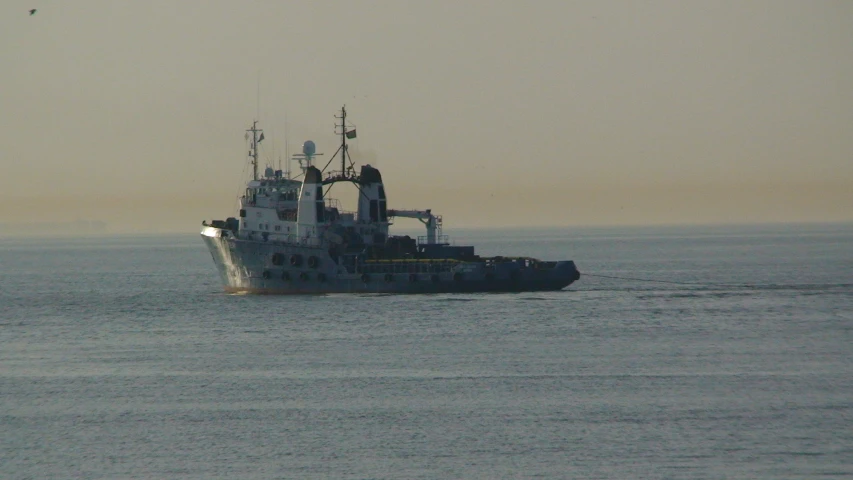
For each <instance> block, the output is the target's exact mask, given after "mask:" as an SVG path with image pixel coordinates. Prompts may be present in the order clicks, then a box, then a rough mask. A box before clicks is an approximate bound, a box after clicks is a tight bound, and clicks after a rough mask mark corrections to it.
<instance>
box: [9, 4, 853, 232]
mask: <svg viewBox="0 0 853 480" xmlns="http://www.w3.org/2000/svg"><path fill="white" fill-rule="evenodd" d="M30 8H38V12H37V13H36V14H35V15H33V16H29V14H28V10H29V9H30ZM851 48H853V2H851V1H847V0H842V1H784V0H772V1H705V2H700V1H589V2H586V1H585V2H575V1H566V0H528V1H520V0H519V1H509V0H453V1H450V0H430V1H427V0H422V1H402V0H399V1H362V0H351V1H321V0H313V1H307V0H306V1H301V0H289V1H283V0H282V1H254V2H250V1H233V0H207V1H188V0H184V1H180V2H176V1H150V0H149V1H121V0H103V1H94V0H74V1H68V2H61V1H55V0H53V1H51V0H27V1H19V0H2V1H0V72H2V75H0V79H2V88H0V223H9V222H19V221H67V220H74V219H93V220H103V221H106V222H108V224H109V226H110V229H111V231H128V230H134V229H137V230H144V231H149V232H156V231H195V230H196V229H197V228H198V226H199V225H200V222H201V220H203V219H211V218H224V217H226V216H231V215H234V210H235V205H236V203H235V200H236V197H237V195H238V194H239V193H240V191H241V189H242V186H243V184H244V181H245V179H246V172H247V170H246V166H247V162H246V157H245V154H246V144H245V141H244V138H243V135H244V130H245V129H246V128H248V127H249V126H250V125H251V122H252V120H253V119H254V118H255V117H256V116H258V112H259V114H260V121H261V126H262V127H263V128H265V129H266V137H267V141H265V145H264V152H263V157H264V159H265V160H266V161H273V162H276V163H277V159H278V156H279V154H281V153H283V152H284V150H285V143H286V139H285V130H286V129H285V126H287V131H288V134H287V142H288V143H289V144H290V151H291V153H292V152H295V151H297V150H298V149H299V148H300V145H301V143H302V142H303V141H304V140H307V139H312V140H314V141H315V142H316V143H317V145H318V150H319V151H323V152H325V153H326V155H327V156H328V155H331V154H332V153H334V151H335V148H336V141H337V140H336V138H335V137H334V136H333V135H332V131H333V124H334V118H333V115H334V114H335V113H336V110H337V109H339V108H340V106H341V105H342V104H344V103H345V104H346V105H347V109H348V111H349V113H350V116H351V117H350V119H351V120H352V122H353V123H354V124H355V125H356V126H357V128H358V139H357V140H356V141H354V142H353V145H352V147H351V148H352V152H353V156H354V157H355V160H356V162H357V163H372V164H374V165H376V166H378V167H379V168H380V169H381V170H382V173H383V177H384V179H385V182H386V189H387V191H388V195H389V202H390V206H391V207H392V208H395V207H396V208H432V209H433V210H434V211H436V212H438V213H441V214H442V215H443V216H444V219H445V230H446V231H447V232H448V233H452V228H453V227H454V226H456V227H470V226H495V227H497V226H502V225H507V226H515V225H555V226H558V225H591V224H595V225H601V224H657V223H706V222H714V223H739V222H777V221H850V220H853V54H851ZM259 83H260V104H258V84H259ZM327 158H328V157H327ZM342 187H343V186H342V185H341V186H337V187H335V190H334V191H333V193H334V194H333V195H332V196H333V197H343V199H344V200H346V199H347V196H345V195H340V194H341V193H342V191H343V188H342ZM339 189H340V190H339ZM346 206H350V207H352V208H353V209H354V205H345V207H346ZM401 226H402V223H401ZM409 226H411V225H409Z"/></svg>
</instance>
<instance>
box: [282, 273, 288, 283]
mask: <svg viewBox="0 0 853 480" xmlns="http://www.w3.org/2000/svg"><path fill="white" fill-rule="evenodd" d="M281 279H282V280H284V281H285V282H289V281H290V272H281Z"/></svg>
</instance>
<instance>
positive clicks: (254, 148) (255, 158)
mask: <svg viewBox="0 0 853 480" xmlns="http://www.w3.org/2000/svg"><path fill="white" fill-rule="evenodd" d="M249 132H252V150H251V151H250V152H249V155H250V156H251V157H252V180H257V179H258V145H259V144H260V143H261V141H263V139H264V131H263V130H261V129H259V128H258V121H257V120H255V121H254V122H252V128H250V129H248V130H246V133H247V134H248V133H249ZM259 133H260V136H258V134H259Z"/></svg>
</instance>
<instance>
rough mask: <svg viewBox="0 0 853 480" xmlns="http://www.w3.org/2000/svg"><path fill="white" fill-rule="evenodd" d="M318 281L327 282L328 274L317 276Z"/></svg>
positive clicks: (321, 273)
mask: <svg viewBox="0 0 853 480" xmlns="http://www.w3.org/2000/svg"><path fill="white" fill-rule="evenodd" d="M317 281H318V282H325V281H326V274H325V273H323V272H320V273H318V274H317Z"/></svg>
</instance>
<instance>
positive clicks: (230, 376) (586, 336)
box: [0, 225, 853, 479]
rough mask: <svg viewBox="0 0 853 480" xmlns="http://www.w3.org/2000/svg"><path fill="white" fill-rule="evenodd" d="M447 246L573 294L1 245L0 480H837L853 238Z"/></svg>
mask: <svg viewBox="0 0 853 480" xmlns="http://www.w3.org/2000/svg"><path fill="white" fill-rule="evenodd" d="M418 233H419V232H418ZM448 233H451V234H454V233H455V236H454V238H455V239H456V241H457V243H459V244H464V243H467V242H471V243H473V244H475V245H477V246H478V252H479V253H481V254H484V255H487V254H503V255H532V256H536V257H539V258H543V259H574V260H575V261H576V262H577V264H578V267H579V269H580V270H581V272H583V273H586V274H589V275H586V276H584V277H582V278H581V280H580V281H579V282H577V283H576V284H574V285H572V286H570V287H569V288H567V289H566V290H565V291H560V292H552V293H521V294H481V295H469V294H465V295H460V294H457V295H422V296H417V295H326V296H251V295H228V294H225V293H223V291H222V287H221V285H220V284H219V278H218V276H217V274H216V271H215V270H214V267H213V263H212V261H211V259H210V255H209V254H208V252H207V251H206V249H205V247H204V245H203V243H202V240H201V239H200V238H199V237H198V236H197V235H185V236H172V237H155V236H147V237H113V238H109V237H104V238H79V239H62V240H57V239H53V240H50V239H0V407H2V408H0V478H3V479H68V478H93V479H94V478H109V479H148V478H155V479H226V478H227V479H237V478H239V479H267V478H346V479H350V478H365V479H370V478H405V479H420V478H424V479H426V478H428V479H445V478H477V479H492V478H495V479H498V478H617V479H628V478H742V479H780V478H818V477H820V478H853V355H851V352H852V351H853V226H851V225H812V226H765V227H707V228H696V227H693V228H675V227H671V228H632V229H627V228H625V229H616V228H613V229H565V230H533V231H530V230H527V231H524V230H516V231H510V232H506V231H499V230H482V231H468V230H463V231H458V232H448ZM592 275H606V276H615V277H628V278H640V279H654V280H662V281H668V282H683V283H662V282H651V281H638V280H625V279H614V278H605V277H596V276H592Z"/></svg>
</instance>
